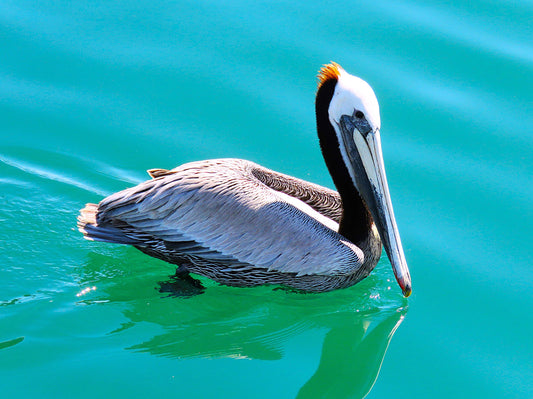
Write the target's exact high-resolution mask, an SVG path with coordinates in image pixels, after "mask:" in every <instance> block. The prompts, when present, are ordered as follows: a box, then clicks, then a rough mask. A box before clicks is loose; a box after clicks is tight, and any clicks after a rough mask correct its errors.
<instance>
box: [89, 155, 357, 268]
mask: <svg viewBox="0 0 533 399" xmlns="http://www.w3.org/2000/svg"><path fill="white" fill-rule="evenodd" d="M258 170H259V171H260V172H261V174H262V176H263V177H264V176H268V172H269V171H268V170H267V169H265V168H262V167H260V166H259V165H256V164H254V163H252V162H248V161H243V160H234V159H223V160H212V161H201V162H194V163H190V164H185V165H182V166H180V167H178V168H176V169H173V170H172V173H169V174H165V175H162V176H160V177H157V178H156V179H153V180H148V181H146V182H144V183H141V184H139V185H138V186H136V187H133V188H130V189H127V190H124V191H121V192H119V193H116V194H113V195H111V196H110V197H108V198H106V199H104V200H103V201H102V202H101V203H100V204H99V207H98V211H97V215H96V221H97V223H98V225H103V226H105V225H106V224H107V225H111V226H118V225H120V224H121V223H125V224H126V225H128V226H130V228H131V230H132V231H131V232H129V234H128V237H130V238H131V239H134V235H135V233H139V234H142V235H149V236H151V237H153V238H154V239H158V240H161V241H164V242H165V243H166V245H167V247H171V248H173V249H175V250H177V251H181V252H183V253H185V254H189V255H195V256H200V257H202V258H204V259H206V260H208V261H209V260H214V261H220V260H227V261H229V263H228V267H230V268H231V267H232V264H233V266H234V267H240V266H242V264H243V263H247V264H250V265H254V266H255V267H259V268H264V269H268V270H273V271H277V272H288V273H297V274H298V275H308V274H319V275H347V274H352V273H354V272H355V271H356V270H357V269H358V268H359V267H360V266H361V265H362V263H363V254H362V252H361V250H360V249H359V248H357V247H356V246H355V245H354V244H353V243H351V242H349V241H348V240H346V239H345V238H344V237H343V236H341V235H340V234H338V233H337V232H336V230H337V228H338V225H337V223H336V222H337V221H338V218H340V216H339V209H340V199H339V198H338V194H336V193H335V192H334V191H332V190H328V189H325V188H323V187H320V186H317V185H312V184H311V183H307V182H305V183H306V184H307V186H304V187H305V189H306V190H307V191H305V190H301V191H300V192H299V194H295V196H291V195H290V194H288V193H286V192H284V191H289V192H291V190H287V187H289V189H290V188H291V187H293V188H294V186H297V187H300V186H299V181H298V179H294V178H291V179H293V180H292V181H290V182H289V183H287V182H286V181H285V183H284V184H285V186H283V187H285V189H283V187H281V186H280V184H279V182H280V181H281V182H283V178H284V177H285V175H281V174H275V175H274V177H275V178H276V179H277V180H276V179H273V180H275V181H277V184H278V186H277V187H278V188H277V189H276V187H274V188H272V187H271V186H272V185H273V184H272V183H271V184H268V182H265V179H264V178H263V179H259V178H257V176H256V174H257V173H254V171H258ZM272 173H275V172H272ZM280 176H281V178H280ZM279 187H281V189H280V188H279ZM300 188H301V187H300ZM292 192H294V190H292ZM302 197H303V199H304V200H305V198H307V199H308V201H310V202H311V204H308V203H306V202H304V200H302V199H300V198H302ZM321 198H322V200H321ZM324 198H326V200H324ZM328 204H329V205H328ZM328 206H329V208H328ZM319 210H322V211H323V213H320V212H319ZM335 219H337V220H335ZM139 246H142V244H140V245H139ZM230 260H233V261H234V262H231V261H230Z"/></svg>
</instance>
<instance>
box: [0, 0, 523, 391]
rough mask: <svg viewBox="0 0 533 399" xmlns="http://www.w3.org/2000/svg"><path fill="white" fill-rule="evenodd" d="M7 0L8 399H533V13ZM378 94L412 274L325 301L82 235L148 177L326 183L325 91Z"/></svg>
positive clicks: (2, 14)
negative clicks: (320, 110)
mask: <svg viewBox="0 0 533 399" xmlns="http://www.w3.org/2000/svg"><path fill="white" fill-rule="evenodd" d="M226 3H227V4H226V5H222V3H221V2H210V1H196V2H179V1H162V2H157V3H156V4H154V3H153V2H148V1H145V0H138V1H127V2H126V1H116V2H109V1H93V2H84V3H83V2H82V3H80V2H71V1H43V2H38V4H37V3H36V2H33V1H25V0H17V1H9V0H7V1H2V2H0V47H1V48H2V51H1V52H0V200H1V204H2V206H1V207H0V223H1V226H2V228H1V229H0V264H1V265H2V266H1V268H0V386H1V387H2V388H1V390H2V395H1V396H2V397H5V398H24V397H28V398H30V397H31V398H35V397H38V398H72V397H76V398H95V397H116V398H119V397H129V398H146V397H152V398H159V397H192V398H211V397H219V398H235V397H257V398H271V397H279V398H295V397H298V398H361V397H364V396H365V395H368V396H367V397H369V398H387V397H411V398H429V397H431V398H452V397H453V398H502V397H505V398H530V397H533V388H532V387H533V384H532V381H533V340H532V339H531V330H532V328H533V318H532V316H531V310H532V309H533V295H532V294H531V287H532V285H533V272H532V271H531V270H532V269H531V263H532V258H531V240H532V234H531V229H532V226H533V206H532V203H533V186H532V185H531V176H532V174H533V161H532V156H531V154H532V153H533V134H532V133H533V129H532V126H533V39H532V38H533V27H532V26H533V25H532V23H531V21H532V20H533V3H531V1H528V0H522V1H514V2H502V1H500V2H498V1H490V0H488V1H471V2H447V1H429V2H427V1H414V0H413V1H403V0H400V1H392V0H388V1H387V0H377V1H372V2H360V1H353V2H341V1H338V2H336V1H333V2H332V1H328V2H325V1H324V2H321V1H320V2H313V4H312V5H310V4H309V2H294V1H293V2H286V1H277V2H244V1H232V2H226ZM330 60H335V61H337V62H339V63H340V64H341V65H343V66H344V67H345V69H347V70H348V71H349V72H352V73H353V74H356V75H358V76H361V77H363V78H364V79H366V80H367V81H368V82H370V84H371V85H372V86H373V87H374V89H375V91H376V94H377V96H378V99H379V101H380V105H381V115H382V139H383V151H384V157H385V163H386V167H387V174H388V178H389V184H390V189H391V194H392V198H393V203H394V209H395V212H396V218H397V220H398V224H399V228H400V231H401V234H402V238H403V246H404V248H405V249H406V255H407V259H408V262H409V265H410V268H411V273H412V277H413V289H414V291H413V295H412V296H411V297H410V298H409V299H408V300H407V299H404V298H403V297H402V296H401V293H400V290H399V288H398V287H397V285H396V283H395V281H394V276H393V274H392V271H391V268H390V264H389V261H388V260H387V259H386V257H384V258H382V259H381V261H380V263H379V264H378V266H377V267H376V269H375V271H374V272H373V274H372V275H371V276H370V277H369V278H367V279H366V280H365V281H364V282H362V283H361V284H358V285H357V286H354V287H351V288H349V289H346V290H340V291H336V292H331V293H326V294H321V295H311V294H307V295H306V294H299V293H294V292H289V291H284V290H275V289H274V288H273V287H260V288H253V289H238V288H229V287H223V286H219V285H218V284H216V283H214V282H212V281H210V280H207V279H202V283H203V284H204V285H205V286H206V290H205V291H204V292H203V293H202V294H199V295H192V296H189V297H185V298H177V297H175V296H172V295H171V291H172V290H173V287H174V283H175V282H174V281H173V280H172V279H171V278H170V277H169V276H171V275H172V274H173V272H174V269H173V267H172V266H171V265H168V264H165V263H163V262H160V261H158V260H155V259H152V258H149V257H147V256H145V255H143V254H141V253H139V252H137V251H136V250H134V249H133V248H126V247H121V246H114V245H110V244H104V243H91V242H87V241H85V240H83V239H82V238H81V235H80V234H79V233H78V232H77V230H76V228H75V219H76V215H77V213H78V209H80V208H81V207H82V206H83V205H84V204H85V203H86V202H97V201H99V200H100V199H101V198H102V197H103V196H105V195H108V194H110V193H112V192H115V191H117V190H120V189H123V188H126V187H129V186H131V185H133V184H136V183H138V182H140V181H142V180H144V179H146V178H147V175H146V174H145V172H144V171H145V170H146V169H150V168H155V167H162V168H171V167H174V166H176V165H179V164H181V163H184V162H187V161H193V160H199V159H206V158H217V157H239V158H246V159H249V160H252V161H255V162H258V163H260V164H263V165H265V166H267V167H270V168H272V169H276V170H279V171H281V172H284V173H288V174H291V175H295V176H298V177H300V178H304V179H307V180H310V181H313V182H316V183H319V184H323V185H326V186H329V187H332V183H331V179H330V177H329V176H328V173H327V170H326V168H325V165H324V163H323V160H322V157H321V154H320V152H319V149H318V141H317V138H316V133H315V126H314V105H313V101H314V93H315V90H316V81H315V75H316V72H317V70H318V69H319V67H320V66H321V64H323V63H326V62H328V61H330Z"/></svg>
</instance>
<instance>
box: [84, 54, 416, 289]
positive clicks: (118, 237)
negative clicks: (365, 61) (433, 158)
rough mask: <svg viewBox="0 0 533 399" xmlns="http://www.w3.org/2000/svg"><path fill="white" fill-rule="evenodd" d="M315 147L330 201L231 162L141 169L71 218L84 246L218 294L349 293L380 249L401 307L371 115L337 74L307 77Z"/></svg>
mask: <svg viewBox="0 0 533 399" xmlns="http://www.w3.org/2000/svg"><path fill="white" fill-rule="evenodd" d="M315 108H316V119H317V132H318V137H319V142H320V147H321V150H322V153H323V156H324V160H325V162H326V165H327V167H328V170H329V172H330V174H331V176H332V179H333V182H334V184H335V187H336V188H337V192H336V191H333V190H330V189H328V188H325V187H321V186H319V185H316V184H313V183H309V182H306V181H304V180H301V179H297V178H295V177H291V176H288V175H284V174H281V173H277V172H275V171H272V170H269V169H267V168H264V167H262V166H260V165H257V164H255V163H253V162H250V161H246V160H241V159H215V160H207V161H198V162H191V163H187V164H184V165H181V166H179V167H177V168H175V169H172V170H165V169H152V170H149V171H148V173H149V174H150V176H151V177H152V179H151V180H148V181H145V182H143V183H141V184H139V185H138V186H135V187H132V188H129V189H126V190H123V191H120V192H118V193H115V194H113V195H111V196H109V197H107V198H105V199H103V200H102V201H101V202H100V203H99V204H98V205H96V204H87V205H86V207H85V208H83V209H82V210H81V211H80V215H79V217H78V227H79V230H80V231H81V232H82V233H83V234H84V236H85V238H87V239H89V240H97V241H106V242H112V243H117V244H129V245H133V246H135V247H136V248H137V249H139V250H141V251H142V252H144V253H146V254H148V255H151V256H153V257H156V258H159V259H162V260H164V261H167V262H170V263H172V264H176V265H178V266H179V268H178V272H181V273H189V272H190V273H196V274H200V275H204V276H206V277H209V278H211V279H213V280H215V281H218V282H220V283H222V284H226V285H230V286H241V287H243V286H246V287H250V286H257V285H264V284H280V285H284V286H288V287H292V288H296V289H300V290H305V291H313V292H323V291H330V290H333V289H338V288H344V287H348V286H351V285H353V284H356V283H357V282H359V281H360V280H362V279H363V278H365V277H366V276H368V274H369V273H370V272H371V271H372V269H373V268H374V267H375V265H376V264H377V262H378V260H379V258H380V256H381V252H382V243H383V244H384V246H385V249H386V252H387V255H388V257H389V259H390V261H391V264H392V267H393V271H394V273H395V276H396V280H397V281H398V284H399V285H400V287H401V289H402V291H403V293H404V295H405V296H409V295H410V293H411V278H410V275H409V270H408V268H407V263H406V260H405V256H404V253H403V249H402V245H401V241H400V236H399V233H398V228H397V226H396V221H395V217H394V213H393V209H392V204H391V200H390V194H389V190H388V185H387V180H386V176H385V168H384V164H383V157H382V152H381V142H380V134H379V130H380V117H379V106H378V102H377V99H376V96H375V94H374V92H373V91H372V89H371V87H370V86H369V85H368V84H367V83H366V82H364V81H363V80H361V79H359V78H357V77H355V76H352V75H350V74H348V73H347V72H346V71H344V70H343V69H342V68H341V67H340V66H339V65H338V64H335V63H331V64H328V65H325V66H324V67H323V68H322V69H321V70H320V73H319V85H318V91H317V95H316V101H315Z"/></svg>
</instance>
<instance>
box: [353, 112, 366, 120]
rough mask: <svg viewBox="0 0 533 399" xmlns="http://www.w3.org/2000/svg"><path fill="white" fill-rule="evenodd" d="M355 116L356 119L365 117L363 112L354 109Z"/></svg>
mask: <svg viewBox="0 0 533 399" xmlns="http://www.w3.org/2000/svg"><path fill="white" fill-rule="evenodd" d="M355 117H356V118H358V119H362V118H364V117H365V114H363V112H362V111H355Z"/></svg>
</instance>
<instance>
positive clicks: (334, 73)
mask: <svg viewBox="0 0 533 399" xmlns="http://www.w3.org/2000/svg"><path fill="white" fill-rule="evenodd" d="M342 70H343V69H342V67H341V66H340V65H339V64H337V63H336V62H333V61H331V62H330V63H329V64H326V65H324V66H323V67H322V68H320V72H318V86H319V87H320V86H322V85H323V84H324V82H326V81H327V80H330V79H335V80H338V79H339V76H340V75H341V71H342Z"/></svg>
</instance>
